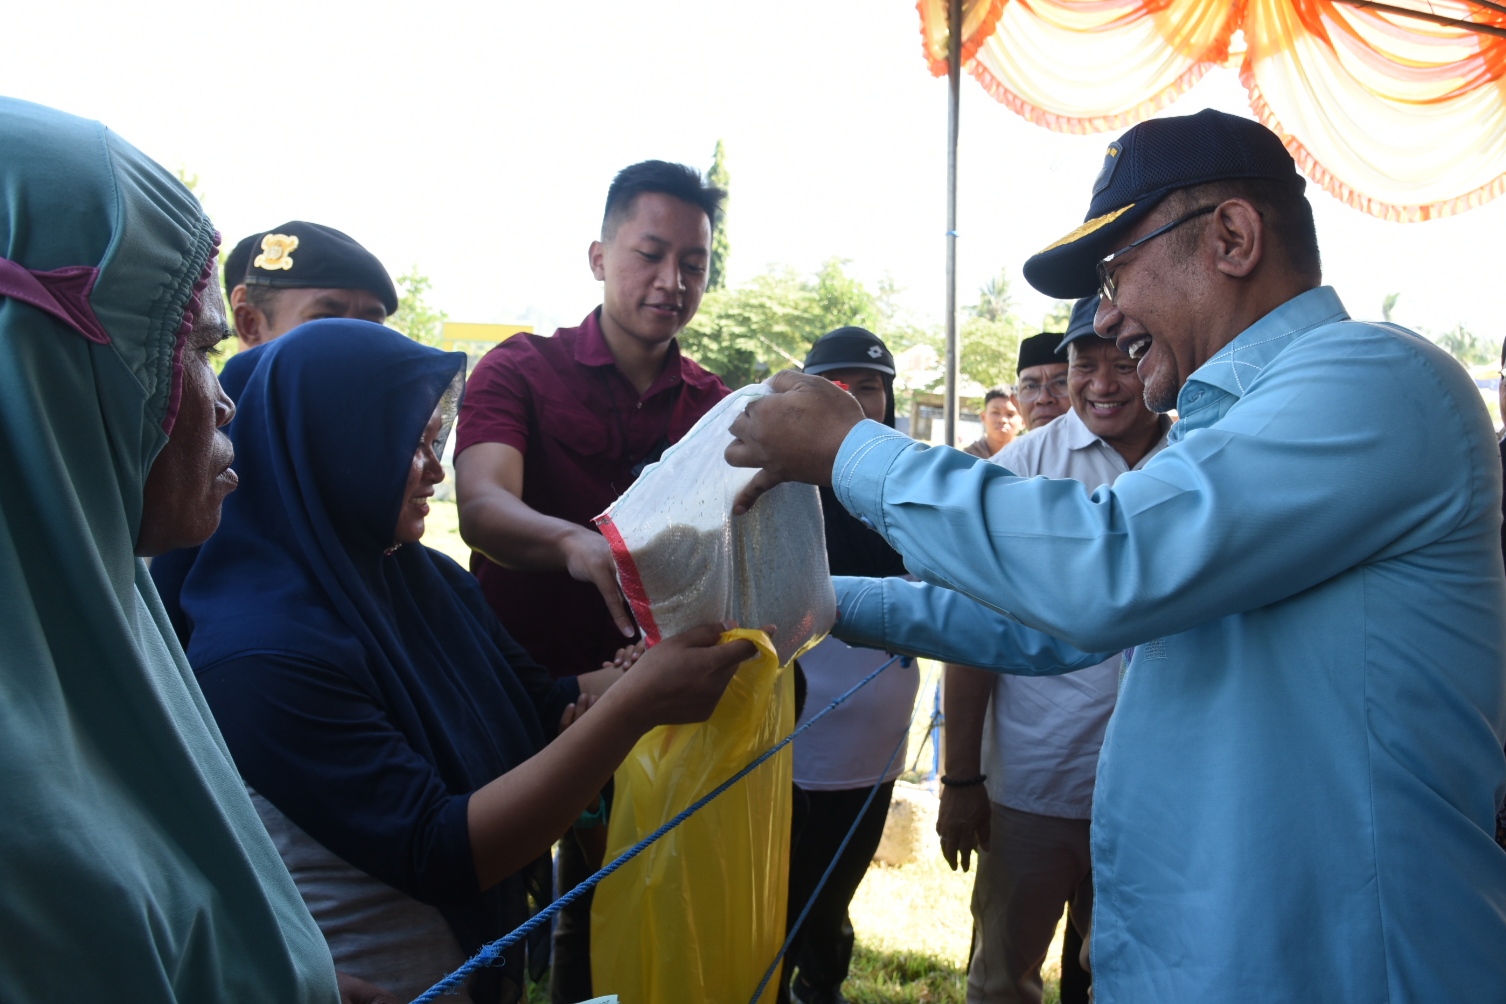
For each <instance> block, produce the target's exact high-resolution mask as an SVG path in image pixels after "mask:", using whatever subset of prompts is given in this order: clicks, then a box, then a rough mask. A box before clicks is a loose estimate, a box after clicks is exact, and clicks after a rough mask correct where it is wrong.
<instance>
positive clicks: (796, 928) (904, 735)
mask: <svg viewBox="0 0 1506 1004" xmlns="http://www.w3.org/2000/svg"><path fill="white" fill-rule="evenodd" d="M891 661H892V660H891ZM879 668H880V669H882V668H883V667H882V666H881V667H879ZM934 677H935V671H934V670H933V671H932V674H931V677H929V678H927V679H926V685H927V686H929V685H930V683H931V679H932V678H934ZM859 686H862V684H859ZM919 710H920V705H919V704H916V705H915V707H914V708H912V709H911V711H910V720H909V722H907V723H906V724H905V730H904V731H903V732H901V733H900V736H899V742H898V743H896V744H895V746H894V752H892V753H890V754H889V760H888V762H887V763H885V764H884V769H883V771H882V772H880V773H879V779H878V781H877V782H875V784H874V785H873V787H872V788H869V789H868V797H867V798H865V799H864V800H863V807H862V808H861V809H859V810H858V815H857V818H856V819H854V820H853V821H852V825H851V826H849V827H848V828H847V836H845V837H843V838H842V842H841V843H840V844H838V845H837V852H836V853H835V854H833V855H832V856H831V861H830V862H829V863H828V864H827V866H826V871H824V872H822V873H821V881H819V882H817V883H816V888H815V889H814V890H813V891H812V892H811V894H810V898H809V899H807V900H806V901H805V907H804V908H803V909H802V910H801V911H800V916H799V917H796V918H795V923H794V925H793V926H791V927H790V933H789V934H788V935H786V936H785V939H784V944H783V945H781V946H780V948H779V954H777V955H775V956H774V961H773V962H771V963H769V968H768V969H767V970H765V971H764V974H763V980H762V981H760V982H759V984H758V989H757V990H755V991H753V999H752V1000H750V1001H749V1002H748V1004H758V998H760V997H762V996H763V991H764V988H765V987H767V986H768V985H769V980H771V979H773V978H774V973H775V971H776V970H778V969H779V963H780V962H781V961H782V960H783V959H784V956H785V953H786V952H788V951H789V950H790V945H791V944H793V943H794V941H795V935H797V934H799V933H800V925H801V924H803V923H805V918H806V915H807V914H809V913H810V912H811V907H813V906H815V905H816V897H817V896H819V895H821V890H822V889H825V888H826V880H827V879H829V878H831V873H832V872H834V871H836V869H837V862H838V861H840V860H842V852H843V851H845V850H847V845H848V844H849V843H851V842H852V837H853V834H855V833H857V832H858V827H859V826H860V825H862V822H863V817H864V816H866V815H867V814H868V807H869V806H870V805H872V804H873V798H874V796H875V795H877V794H878V790H879V789H880V788H882V787H883V786H884V775H885V774H887V773H889V768H890V767H892V766H894V758H895V757H897V756H899V751H900V750H902V749H904V748H905V741H906V740H908V739H909V738H910V727H911V726H912V725H914V724H915V712H917V711H919Z"/></svg>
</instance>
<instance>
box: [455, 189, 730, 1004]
mask: <svg viewBox="0 0 1506 1004" xmlns="http://www.w3.org/2000/svg"><path fill="white" fill-rule="evenodd" d="M724 195H725V193H724V192H722V191H721V190H720V189H717V188H713V187H710V186H708V185H706V184H705V183H704V182H703V181H702V180H701V176H700V175H699V174H698V173H697V172H696V171H695V170H693V169H692V168H688V167H685V166H683V165H679V164H669V163H666V162H664V161H658V160H651V161H645V162H643V163H641V164H634V165H633V166H632V167H628V168H624V169H623V170H622V171H621V172H620V173H618V175H617V177H616V178H615V179H613V181H612V186H611V188H610V189H608V191H607V205H606V213H605V215H604V217H603V219H602V225H601V239H600V240H598V241H593V242H592V244H591V250H590V261H591V271H592V273H593V274H594V275H595V276H596V278H597V279H599V280H601V282H602V283H603V284H604V288H603V295H602V305H601V306H600V307H598V308H596V309H595V310H593V311H592V312H591V313H589V314H587V315H586V319H585V320H584V321H583V322H582V323H581V325H580V326H579V327H576V328H560V329H559V330H558V331H556V332H555V333H554V337H552V338H546V337H543V336H540V335H525V334H520V335H514V336H513V337H512V338H509V339H508V340H507V341H505V342H503V343H502V344H501V345H499V346H497V347H496V348H495V349H492V350H491V351H490V352H488V353H487V354H486V357H485V358H483V359H482V360H481V362H480V363H479V364H477V366H476V370H475V372H474V373H473V374H472V375H471V378H470V381H469V383H468V385H467V387H466V392H465V400H464V403H463V404H462V406H461V409H460V421H459V425H458V429H457V433H456V442H455V486H456V489H455V490H456V496H457V499H458V502H459V509H460V533H461V535H462V536H463V537H464V538H465V541H466V543H468V544H470V546H471V547H472V548H474V549H475V554H474V555H473V557H472V561H471V568H472V570H473V571H474V572H475V573H476V578H477V579H478V580H479V581H480V583H481V587H482V589H483V590H484V591H485V593H486V596H487V599H488V601H489V602H490V603H491V606H492V609H493V610H495V611H496V613H497V617H498V618H499V619H500V620H501V621H502V623H503V624H504V625H505V626H506V627H507V629H508V631H509V632H511V633H512V635H513V637H514V638H516V639H517V640H518V642H519V643H521V644H522V645H523V647H524V648H526V649H527V650H528V652H529V653H530V654H531V655H533V656H534V658H536V659H538V660H539V662H540V663H542V664H543V665H545V666H547V667H549V670H550V671H551V672H552V673H553V674H555V675H556V676H573V675H576V674H579V673H584V672H587V671H590V670H593V669H597V668H599V667H600V666H601V664H602V662H603V661H604V660H605V661H610V660H611V659H612V656H613V653H614V652H615V651H616V650H617V649H618V648H620V647H621V646H622V645H623V643H624V640H625V639H627V638H631V637H633V636H634V635H635V634H636V633H637V629H636V628H635V627H634V626H633V622H632V620H631V618H630V617H629V616H628V611H627V604H626V603H625V602H624V601H623V598H622V594H621V593H620V592H619V590H618V588H617V579H616V574H615V570H614V567H613V564H612V555H611V551H610V550H609V548H608V547H607V542H606V540H605V538H603V537H602V536H601V535H600V534H599V533H597V532H596V528H595V527H594V526H593V525H592V523H591V519H592V517H594V516H596V515H597V514H599V513H600V512H601V511H602V510H603V509H605V508H606V507H607V506H608V505H609V504H610V503H611V502H612V501H613V500H614V499H616V498H617V496H618V495H621V494H622V493H623V492H624V491H625V490H626V489H627V487H628V485H630V484H632V483H633V481H634V480H635V479H636V478H637V477H638V475H639V474H640V473H642V471H643V468H644V467H645V466H647V465H648V464H650V463H652V462H654V461H655V460H658V459H659V456H660V455H661V454H662V453H663V452H664V449H665V448H666V447H667V446H669V445H670V444H671V443H673V442H675V441H676V440H678V439H679V438H680V437H681V436H683V435H685V433H686V432H688V431H689V429H690V427H691V426H692V425H694V424H695V423H696V420H697V419H699V418H700V417H701V416H702V415H704V414H705V413H706V412H707V411H709V410H710V409H711V407H712V405H714V404H716V402H718V401H720V400H721V399H722V398H723V397H724V396H726V394H727V388H726V386H724V385H723V384H722V382H721V380H719V379H718V378H717V377H716V376H715V374H712V373H709V372H707V371H706V370H704V369H702V368H701V367H700V366H698V365H696V363H695V362H693V361H692V360H690V359H687V358H685V357H684V356H682V355H681V354H680V346H679V342H678V341H676V339H675V336H676V335H677V334H679V332H680V330H681V329H682V328H684V327H685V325H686V324H688V323H689V322H690V319H691V318H692V317H694V316H695V312H696V308H697V307H699V306H700V303H701V294H702V293H703V292H704V291H705V288H706V275H707V271H708V268H709V265H710V259H711V230H712V227H713V226H714V224H715V222H716V217H717V215H718V214H719V212H720V209H721V201H722V199H723V197H724ZM579 855H580V848H579V846H578V844H577V842H576V841H575V840H572V839H569V838H566V839H565V840H564V841H562V842H561V844H560V857H559V866H558V867H559V886H560V891H561V892H563V891H564V890H565V889H568V888H572V887H573V886H574V885H575V884H576V883H577V882H578V881H579V880H580V879H581V878H584V877H585V875H587V874H589V873H590V870H589V866H588V865H587V864H586V862H585V861H584V860H583V858H582V857H580V856H579ZM577 908H579V909H577ZM566 914H568V915H569V916H567V915H566ZM589 931H590V900H589V897H584V898H582V899H581V900H579V901H577V903H576V904H572V907H571V908H570V909H568V910H566V911H565V912H564V913H562V914H561V916H560V922H559V925H558V926H557V928H556V931H555V943H554V950H555V959H554V974H553V979H552V980H551V993H552V997H553V1000H555V1001H557V1002H565V1001H571V1002H573V1001H580V1000H585V999H586V998H589V997H590V996H591V995H592V994H591V986H590V976H591V970H590V955H589V940H588V939H589Z"/></svg>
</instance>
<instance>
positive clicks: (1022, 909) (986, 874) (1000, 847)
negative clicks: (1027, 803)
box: [967, 802, 1093, 1004]
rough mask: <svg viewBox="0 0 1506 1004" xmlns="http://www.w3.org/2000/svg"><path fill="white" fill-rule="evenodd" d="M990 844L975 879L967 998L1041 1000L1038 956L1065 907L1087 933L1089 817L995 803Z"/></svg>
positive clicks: (970, 1001)
mask: <svg viewBox="0 0 1506 1004" xmlns="http://www.w3.org/2000/svg"><path fill="white" fill-rule="evenodd" d="M992 809H993V812H992V815H991V817H990V824H989V839H988V850H987V851H986V852H981V853H980V854H979V855H978V877H977V878H976V879H975V880H974V882H973V960H972V963H971V965H970V966H969V967H968V972H967V1004H1041V997H1042V987H1041V963H1043V962H1044V961H1045V960H1046V952H1047V951H1048V950H1049V949H1050V948H1051V938H1052V937H1053V936H1054V935H1055V933H1056V922H1057V921H1058V920H1060V919H1061V915H1062V907H1063V906H1064V905H1065V906H1067V907H1069V908H1070V910H1071V914H1070V917H1071V921H1072V925H1073V926H1074V927H1076V928H1077V930H1078V931H1079V932H1080V933H1083V934H1086V933H1087V929H1088V925H1089V923H1090V922H1091V919H1092V915H1093V874H1092V868H1091V860H1090V857H1089V851H1088V826H1089V822H1088V820H1086V819H1061V818H1059V817H1056V816H1037V815H1035V814H1034V813H1030V812H1021V811H1019V810H1018V809H1011V808H1008V807H1006V806H1003V805H999V804H998V803H997V802H995V803H992Z"/></svg>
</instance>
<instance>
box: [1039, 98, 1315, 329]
mask: <svg viewBox="0 0 1506 1004" xmlns="http://www.w3.org/2000/svg"><path fill="white" fill-rule="evenodd" d="M1231 178H1269V179H1273V180H1277V181H1286V182H1289V183H1290V184H1291V185H1292V186H1293V187H1294V188H1295V189H1296V190H1297V191H1299V192H1300V191H1301V190H1302V186H1303V185H1304V184H1305V183H1306V182H1305V181H1304V180H1303V178H1302V175H1300V174H1298V173H1297V163H1296V161H1294V160H1292V155H1291V154H1290V153H1288V152H1287V150H1286V147H1284V146H1282V144H1281V139H1280V137H1278V136H1277V135H1276V134H1275V133H1273V132H1271V130H1269V129H1267V128H1266V127H1265V126H1263V125H1261V124H1260V123H1259V122H1254V121H1251V120H1250V119H1246V118H1240V117H1239V116H1238V115H1230V114H1229V113H1227V112H1220V111H1215V110H1214V109H1212V108H1209V109H1205V110H1204V111H1200V112H1198V113H1197V114H1196V115H1171V116H1167V117H1166V118H1158V119H1148V120H1147V121H1145V122H1141V123H1140V124H1139V125H1137V126H1135V127H1134V128H1133V129H1131V130H1130V131H1129V132H1127V133H1125V134H1124V135H1123V136H1120V137H1119V138H1118V139H1117V140H1115V141H1114V142H1112V143H1110V144H1109V148H1108V151H1107V152H1106V153H1105V154H1104V157H1103V169H1102V170H1100V171H1099V172H1098V179H1097V180H1096V181H1095V182H1093V199H1092V201H1091V202H1090V203H1089V204H1088V215H1087V216H1086V217H1084V223H1083V225H1082V226H1080V227H1078V228H1077V229H1076V230H1074V231H1072V232H1071V233H1070V234H1068V235H1067V236H1065V237H1063V238H1062V239H1061V240H1059V241H1057V242H1056V243H1054V244H1051V245H1050V246H1048V247H1046V248H1045V249H1043V250H1041V251H1040V252H1038V253H1036V254H1034V255H1032V256H1031V257H1030V259H1029V260H1027V261H1026V262H1025V268H1024V272H1025V281H1026V282H1028V283H1030V285H1032V286H1034V287H1035V288H1036V289H1038V290H1040V291H1041V292H1042V293H1045V294H1046V295H1047V296H1057V297H1062V298H1064V299H1065V298H1069V297H1079V296H1091V295H1092V294H1093V293H1095V292H1097V291H1098V262H1099V261H1101V260H1102V259H1103V258H1106V257H1107V256H1109V255H1111V254H1113V253H1114V252H1115V251H1118V250H1119V249H1120V248H1121V247H1122V246H1123V245H1124V244H1125V243H1126V240H1125V235H1126V234H1128V233H1129V231H1130V230H1131V229H1133V228H1134V226H1135V224H1137V223H1139V222H1140V221H1141V220H1143V219H1144V218H1145V217H1146V216H1147V215H1149V214H1150V211H1151V210H1153V209H1155V208H1156V206H1157V205H1158V204H1159V203H1160V202H1161V200H1162V199H1164V198H1166V196H1167V195H1170V194H1171V193H1172V192H1174V191H1176V190H1177V189H1178V188H1190V187H1191V186H1193V185H1202V184H1206V183H1207V182H1210V181H1226V180H1228V179H1231Z"/></svg>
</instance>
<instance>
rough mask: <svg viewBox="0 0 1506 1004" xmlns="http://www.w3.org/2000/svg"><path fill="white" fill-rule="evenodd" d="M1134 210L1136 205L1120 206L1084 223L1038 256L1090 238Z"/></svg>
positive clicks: (1044, 249) (1039, 252) (1040, 251)
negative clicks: (1087, 237) (1097, 231)
mask: <svg viewBox="0 0 1506 1004" xmlns="http://www.w3.org/2000/svg"><path fill="white" fill-rule="evenodd" d="M1134 208H1135V204H1134V203H1133V202H1131V203H1130V204H1129V205H1127V206H1120V207H1119V208H1118V209H1116V210H1114V211H1113V212H1111V213H1104V214H1103V215H1102V216H1098V217H1095V218H1094V219H1091V220H1089V221H1088V222H1086V223H1084V224H1083V225H1082V226H1080V227H1078V228H1077V229H1076V230H1074V231H1072V232H1071V233H1070V234H1068V235H1067V236H1065V237H1063V238H1062V239H1061V240H1059V241H1057V242H1056V243H1055V244H1050V245H1047V246H1046V247H1043V248H1041V249H1040V250H1039V251H1037V252H1036V254H1045V253H1046V252H1047V251H1055V250H1056V249H1057V248H1059V247H1062V246H1063V245H1066V244H1071V243H1072V242H1073V241H1077V240H1082V239H1083V238H1084V237H1086V236H1088V234H1090V233H1092V232H1093V231H1095V230H1097V229H1099V228H1100V227H1106V226H1108V225H1109V224H1110V223H1113V222H1114V221H1115V220H1117V219H1118V218H1119V217H1121V216H1123V215H1124V214H1125V213H1127V212H1129V211H1130V210H1131V209H1134Z"/></svg>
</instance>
